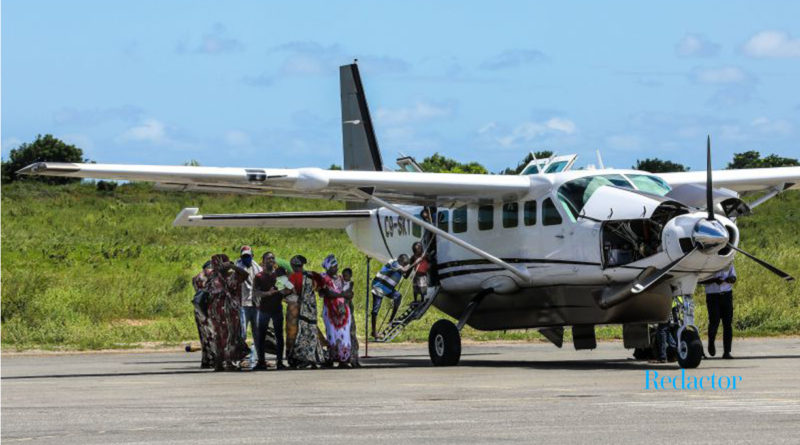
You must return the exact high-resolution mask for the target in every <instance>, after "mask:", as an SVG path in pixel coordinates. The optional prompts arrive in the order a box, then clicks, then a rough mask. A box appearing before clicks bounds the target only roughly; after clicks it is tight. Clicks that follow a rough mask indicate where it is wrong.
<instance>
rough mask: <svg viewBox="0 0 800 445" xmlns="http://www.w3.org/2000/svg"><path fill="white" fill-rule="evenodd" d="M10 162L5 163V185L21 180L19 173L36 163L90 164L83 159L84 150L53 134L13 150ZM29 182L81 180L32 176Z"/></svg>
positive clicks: (64, 182)
mask: <svg viewBox="0 0 800 445" xmlns="http://www.w3.org/2000/svg"><path fill="white" fill-rule="evenodd" d="M8 158H9V160H8V162H3V166H2V168H3V183H9V182H12V181H15V180H18V179H20V178H21V177H20V176H18V175H17V173H16V172H17V171H18V170H19V169H21V168H23V167H26V166H28V165H30V164H33V163H34V162H43V161H50V162H88V160H87V159H83V150H81V149H80V148H78V147H76V146H74V145H70V144H67V143H65V142H64V141H62V140H60V139H58V138H55V137H53V135H51V134H46V135H44V136H42V135H38V136H36V140H35V141H33V143H30V144H29V143H27V142H26V143H24V144H22V145H20V146H19V147H17V148H15V149H13V150H11V153H10V154H9V156H8ZM26 179H28V180H34V181H42V182H46V183H48V184H68V183H70V182H79V181H80V178H61V177H56V176H30V177H27V178H26Z"/></svg>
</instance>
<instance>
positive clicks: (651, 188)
mask: <svg viewBox="0 0 800 445" xmlns="http://www.w3.org/2000/svg"><path fill="white" fill-rule="evenodd" d="M626 176H627V177H628V179H630V180H631V182H633V185H635V186H636V188H637V189H638V190H641V191H643V192H645V193H651V194H653V195H658V196H664V195H666V194H667V193H669V192H670V190H672V189H671V188H670V187H669V185H668V184H667V183H666V182H664V180H663V179H661V178H659V177H657V176H650V175H634V174H628V175H626Z"/></svg>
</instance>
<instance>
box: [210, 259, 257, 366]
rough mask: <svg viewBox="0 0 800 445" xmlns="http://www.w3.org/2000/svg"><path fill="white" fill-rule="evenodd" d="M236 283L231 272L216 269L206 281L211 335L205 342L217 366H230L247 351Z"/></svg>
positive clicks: (242, 357) (246, 354)
mask: <svg viewBox="0 0 800 445" xmlns="http://www.w3.org/2000/svg"><path fill="white" fill-rule="evenodd" d="M240 284H241V283H239V281H238V279H237V277H236V275H235V274H232V273H229V274H227V275H222V274H221V273H219V272H217V271H215V272H214V273H213V274H212V275H211V277H210V278H209V280H208V283H207V284H206V291H207V292H208V293H209V294H210V295H211V302H210V303H209V305H208V316H209V318H210V319H211V325H212V326H213V330H214V338H213V339H212V340H211V341H210V342H209V343H210V345H211V349H212V353H213V355H214V358H215V366H216V367H217V368H219V367H221V366H222V365H223V364H224V365H228V366H231V365H232V364H233V363H234V362H238V361H240V360H242V359H244V358H246V357H247V356H248V355H250V348H249V347H248V346H247V343H245V341H244V338H242V329H241V326H242V324H241V321H240V319H239V308H240V306H241V302H240V299H239V295H240Z"/></svg>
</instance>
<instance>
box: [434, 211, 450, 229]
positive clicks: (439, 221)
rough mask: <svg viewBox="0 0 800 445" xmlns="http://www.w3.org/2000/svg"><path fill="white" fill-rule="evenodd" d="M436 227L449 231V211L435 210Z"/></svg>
mask: <svg viewBox="0 0 800 445" xmlns="http://www.w3.org/2000/svg"><path fill="white" fill-rule="evenodd" d="M436 215H437V216H436V227H438V228H439V229H440V230H444V231H445V232H449V231H450V211H449V210H439V211H438V212H436Z"/></svg>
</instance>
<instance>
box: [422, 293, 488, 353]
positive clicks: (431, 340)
mask: <svg viewBox="0 0 800 445" xmlns="http://www.w3.org/2000/svg"><path fill="white" fill-rule="evenodd" d="M492 292H494V289H492V288H488V289H484V290H482V291H480V292H478V294H477V295H475V296H474V297H473V298H472V300H470V302H469V304H467V307H466V308H465V309H464V313H462V314H461V317H459V318H458V325H455V324H453V322H452V321H450V320H439V321H437V322H436V323H434V324H433V326H431V333H430V334H429V335H428V354H429V355H430V357H431V363H433V366H455V365H457V364H458V361H459V360H461V329H462V328H463V327H464V325H465V324H466V323H467V320H468V319H469V317H470V315H472V313H473V312H474V311H475V308H477V307H478V305H479V304H481V301H483V298H484V297H486V296H487V295H489V294H491V293H492Z"/></svg>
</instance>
